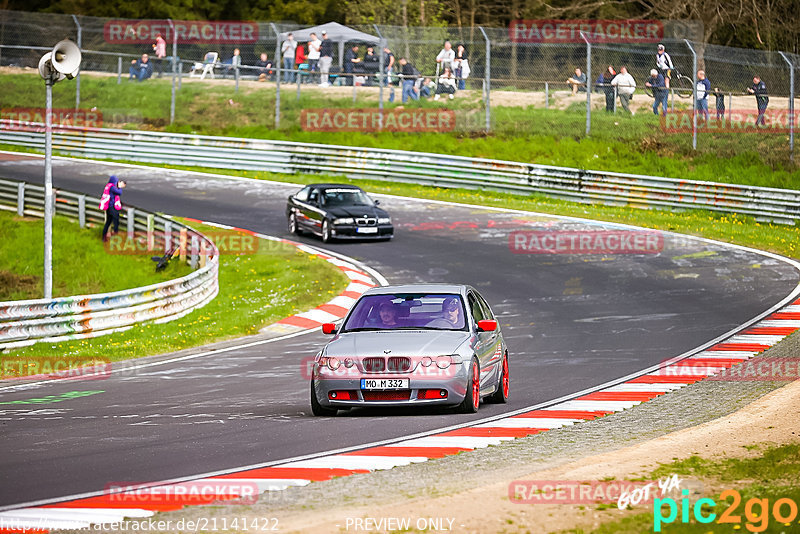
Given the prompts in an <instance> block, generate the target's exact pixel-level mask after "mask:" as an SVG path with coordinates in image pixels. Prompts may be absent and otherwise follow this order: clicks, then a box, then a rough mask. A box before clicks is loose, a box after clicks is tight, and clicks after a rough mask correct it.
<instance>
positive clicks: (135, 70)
mask: <svg viewBox="0 0 800 534" xmlns="http://www.w3.org/2000/svg"><path fill="white" fill-rule="evenodd" d="M128 72H129V73H130V76H129V77H128V79H129V80H136V81H137V82H141V81H144V80H146V79H148V78H150V77H151V76H152V75H153V64H152V63H151V62H150V56H148V55H147V54H142V57H141V58H140V59H134V60H133V61H131V67H130V69H128Z"/></svg>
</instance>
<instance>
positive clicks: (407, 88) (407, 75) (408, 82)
mask: <svg viewBox="0 0 800 534" xmlns="http://www.w3.org/2000/svg"><path fill="white" fill-rule="evenodd" d="M399 63H400V69H401V70H400V74H401V75H402V82H401V83H402V85H403V92H402V100H403V104H405V103H406V102H407V101H408V99H409V98H410V99H412V100H419V95H418V94H417V92H416V91H415V90H414V84H415V83H416V81H417V77H418V76H419V71H417V69H415V68H414V66H413V65H412V64H411V63H409V62H408V60H407V59H406V58H404V57H401V58H400V62H399Z"/></svg>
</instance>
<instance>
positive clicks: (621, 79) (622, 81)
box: [611, 65, 636, 115]
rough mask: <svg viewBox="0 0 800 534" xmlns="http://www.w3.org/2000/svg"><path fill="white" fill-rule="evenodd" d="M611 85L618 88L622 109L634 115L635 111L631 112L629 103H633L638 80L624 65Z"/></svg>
mask: <svg viewBox="0 0 800 534" xmlns="http://www.w3.org/2000/svg"><path fill="white" fill-rule="evenodd" d="M611 85H612V86H614V87H616V88H617V94H618V95H619V103H620V104H622V109H624V110H625V111H627V112H628V113H630V114H631V115H633V111H631V108H630V107H629V106H628V103H629V102H630V101H631V97H633V92H634V91H635V90H636V80H634V79H633V76H631V75H630V74H629V73H628V67H626V66H624V65H623V66H622V67H620V69H619V74H617V75H616V76H615V77H614V79H613V80H611Z"/></svg>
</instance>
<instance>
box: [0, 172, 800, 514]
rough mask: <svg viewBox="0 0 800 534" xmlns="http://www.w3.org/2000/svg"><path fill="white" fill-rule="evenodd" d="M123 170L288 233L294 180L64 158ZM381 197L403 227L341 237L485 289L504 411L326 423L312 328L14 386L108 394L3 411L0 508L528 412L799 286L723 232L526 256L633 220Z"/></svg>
mask: <svg viewBox="0 0 800 534" xmlns="http://www.w3.org/2000/svg"><path fill="white" fill-rule="evenodd" d="M112 172H113V173H115V174H117V175H119V176H124V177H125V178H127V179H128V183H129V188H128V190H126V194H125V201H126V202H130V203H131V204H134V205H140V206H144V207H147V208H148V209H152V210H161V211H165V212H169V213H173V214H176V215H184V216H189V217H195V218H198V219H204V220H213V221H218V222H221V223H224V224H229V225H232V226H238V227H243V228H247V229H249V230H253V231H257V232H263V233H266V234H273V235H285V231H284V227H285V221H284V216H283V212H284V205H285V198H286V196H287V195H288V194H290V193H291V192H292V191H294V190H296V189H297V186H293V185H286V184H278V183H272V182H264V183H254V182H252V181H247V180H231V179H223V178H219V177H213V176H210V175H201V174H196V173H186V172H178V171H163V170H157V169H147V168H136V167H125V166H120V165H111V164H105V163H91V162H82V161H72V160H57V161H56V162H55V166H54V183H55V184H56V185H57V186H58V187H64V188H65V189H70V190H78V191H84V192H87V193H95V192H96V191H95V190H96V189H97V187H98V184H102V183H103V182H104V181H105V177H106V176H107V175H108V174H109V173H112ZM0 175H2V176H4V177H7V178H15V179H22V180H29V181H32V182H37V183H38V182H41V178H40V177H41V176H42V164H41V160H40V159H38V158H27V157H21V156H14V157H13V159H12V160H11V161H4V162H2V163H0ZM382 202H383V204H384V205H385V206H386V207H387V209H388V210H389V211H390V212H391V213H392V215H393V217H394V220H395V223H396V226H397V228H398V232H397V237H396V238H395V240H394V241H393V242H391V243H347V244H335V245H331V246H330V247H329V248H330V249H331V250H334V251H337V252H341V253H343V254H346V255H348V256H351V257H355V258H357V259H359V260H361V261H363V262H364V263H366V264H368V265H370V266H372V267H374V268H376V269H378V270H379V271H380V272H381V273H383V274H384V275H385V276H386V277H387V279H388V280H389V282H391V283H406V282H463V283H469V284H472V285H474V286H476V287H478V288H480V289H481V292H482V293H483V294H484V295H486V296H487V298H488V299H489V301H490V302H491V303H492V305H493V308H494V309H495V312H496V313H497V314H498V315H499V318H500V320H501V322H502V324H503V329H504V333H505V335H506V338H507V342H508V346H509V350H510V353H511V365H512V370H513V371H512V376H511V391H512V397H511V402H510V403H509V404H508V405H505V406H501V405H486V406H484V407H482V409H481V411H480V412H479V413H478V414H476V415H475V416H462V415H455V414H452V413H450V412H444V411H442V412H424V413H423V412H420V413H416V412H411V411H407V410H400V411H396V412H392V413H385V412H383V411H373V410H357V411H353V412H352V413H351V414H349V415H346V416H343V417H336V418H331V419H315V418H312V417H311V416H310V414H309V411H310V410H309V406H308V399H307V397H308V393H307V381H306V379H305V377H304V373H303V370H302V359H303V358H304V357H307V356H310V355H313V354H314V353H315V352H316V351H317V350H318V349H319V348H320V346H321V345H322V344H323V343H324V341H325V338H324V337H323V336H322V335H321V334H316V333H314V334H309V335H304V336H301V337H294V338H291V339H285V340H276V341H274V342H271V343H267V344H261V345H256V346H249V347H242V348H239V349H236V350H230V351H227V352H226V353H225V354H224V355H219V354H217V355H215V354H213V353H211V354H209V355H208V356H207V357H197V358H194V359H192V360H189V361H184V362H177V363H176V364H174V365H171V364H170V365H161V366H156V367H151V368H146V369H142V370H140V371H139V372H137V373H134V374H131V375H124V374H120V375H116V374H114V375H112V376H111V377H110V378H109V379H107V380H104V381H102V382H93V383H84V382H71V383H52V384H43V385H40V386H36V388H35V389H31V390H19V389H16V390H14V391H7V392H0V402H5V403H13V402H15V401H25V399H30V398H32V397H43V396H48V395H53V396H57V395H63V394H66V393H69V392H72V391H90V390H91V391H97V393H94V394H91V395H87V396H82V397H77V396H76V397H74V398H70V400H68V401H64V402H59V403H58V404H53V405H52V406H41V405H35V406H30V405H25V404H4V405H3V406H2V407H0V410H2V411H0V417H2V419H3V423H4V424H3V428H4V430H5V431H4V432H3V433H2V435H1V436H0V447H2V450H4V451H7V454H6V455H4V458H3V459H0V472H2V474H3V480H4V482H5V484H3V486H2V489H0V506H3V505H5V506H9V505H15V504H16V505H19V504H20V503H26V502H31V501H38V500H42V499H49V498H55V497H60V496H65V495H76V494H81V493H86V492H95V491H98V490H102V489H103V488H105V487H106V486H107V485H108V484H110V483H121V482H143V481H152V480H165V479H178V478H181V477H185V476H187V475H192V474H197V473H209V472H216V471H225V470H231V469H234V468H237V467H239V466H246V465H254V464H261V465H264V464H268V463H278V462H280V461H285V460H286V459H288V458H289V457H293V458H294V457H298V456H304V455H315V454H318V453H320V452H322V451H327V450H332V449H340V448H351V447H355V446H358V445H363V444H365V443H372V442H380V441H385V440H396V439H400V438H403V437H405V436H409V435H413V434H416V433H425V432H431V431H434V430H436V429H441V428H444V427H448V426H452V425H454V424H467V423H470V422H471V421H478V420H482V419H485V418H487V417H494V416H498V417H499V416H502V415H503V414H509V413H511V412H517V411H520V410H523V409H526V408H527V407H530V406H533V405H536V404H540V403H545V402H546V401H550V400H552V399H556V398H559V397H563V396H565V395H567V394H571V393H574V392H576V391H582V390H587V389H591V388H593V387H596V386H598V385H599V384H603V383H606V382H608V381H611V380H616V379H620V378H621V377H624V376H626V375H629V374H632V373H637V372H640V371H641V370H642V369H645V368H648V367H652V366H654V365H658V364H659V363H661V362H663V361H665V360H667V359H669V358H672V357H674V356H676V355H679V354H683V353H685V352H687V351H690V350H692V349H694V348H696V347H699V346H701V345H704V344H706V343H708V342H709V341H710V340H712V339H714V338H716V337H718V336H720V335H722V334H724V333H726V332H729V331H730V330H731V329H734V328H736V327H737V326H739V325H741V324H743V323H745V322H747V321H749V320H751V319H752V318H753V317H756V316H758V315H760V314H762V313H764V312H765V311H766V310H768V309H770V308H771V307H773V306H774V305H775V304H776V303H778V302H780V301H782V300H783V299H785V297H786V296H787V295H789V294H790V293H791V292H792V291H794V290H795V289H796V287H797V284H798V271H797V270H796V269H795V267H794V266H793V265H791V264H789V263H787V262H785V261H781V260H780V259H779V258H776V257H770V256H765V255H762V254H759V253H757V252H755V251H750V250H746V249H741V248H737V247H729V246H726V245H724V244H720V243H713V242H707V241H702V240H697V239H690V238H683V237H681V236H674V235H670V234H664V235H663V236H662V238H663V243H662V246H661V247H660V250H658V251H657V253H654V254H605V255H598V254H555V255H546V254H528V253H514V251H512V249H511V248H510V246H509V243H510V241H509V236H510V235H511V234H512V233H513V232H517V231H525V232H531V231H535V232H550V233H553V232H556V233H561V234H562V235H570V234H569V233H570V232H585V231H598V230H613V231H618V230H624V228H620V227H619V226H616V225H606V224H600V223H594V222H589V221H583V220H577V219H564V218H556V217H548V216H542V215H535V214H522V213H515V212H505V211H498V210H492V209H482V208H476V207H466V206H457V205H450V204H445V203H437V202H427V201H416V200H411V199H403V198H395V197H385V198H382ZM308 242H309V243H312V244H318V243H317V242H316V241H314V240H308ZM511 243H512V244H513V240H512V241H511ZM512 248H513V247H512ZM517 252H519V251H517ZM53 436H58V437H59V440H58V441H57V442H56V441H54V440H53V438H52V437H53ZM19 458H25V461H24V462H20V461H19ZM53 465H57V466H58V469H57V470H53V469H52V467H51V466H53ZM89 467H90V468H89Z"/></svg>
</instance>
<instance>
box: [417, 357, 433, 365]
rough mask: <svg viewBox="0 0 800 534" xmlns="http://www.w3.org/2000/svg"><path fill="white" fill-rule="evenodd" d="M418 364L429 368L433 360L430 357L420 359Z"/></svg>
mask: <svg viewBox="0 0 800 534" xmlns="http://www.w3.org/2000/svg"><path fill="white" fill-rule="evenodd" d="M420 363H422V366H423V367H430V366H431V364H432V363H433V358H431V357H430V356H425V357H424V358H422V362H420Z"/></svg>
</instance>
